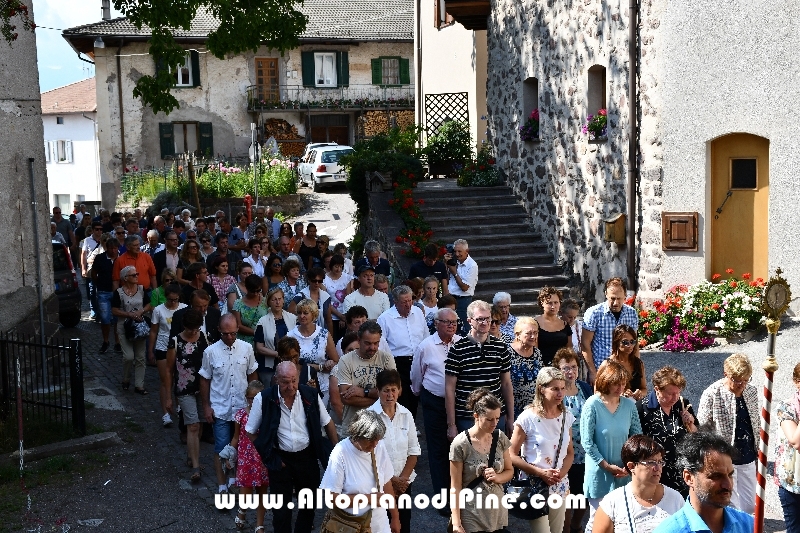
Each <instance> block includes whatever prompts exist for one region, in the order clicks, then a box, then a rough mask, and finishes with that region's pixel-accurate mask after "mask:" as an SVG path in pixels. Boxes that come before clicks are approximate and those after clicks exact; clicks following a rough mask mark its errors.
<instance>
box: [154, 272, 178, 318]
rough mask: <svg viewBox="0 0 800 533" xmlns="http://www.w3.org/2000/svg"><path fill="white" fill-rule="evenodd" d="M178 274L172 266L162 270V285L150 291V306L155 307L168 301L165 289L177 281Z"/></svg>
mask: <svg viewBox="0 0 800 533" xmlns="http://www.w3.org/2000/svg"><path fill="white" fill-rule="evenodd" d="M177 279H178V276H177V275H176V274H175V271H174V270H172V269H171V268H165V269H164V270H162V271H161V286H160V287H157V288H156V289H154V290H153V292H151V293H150V307H152V308H153V309H155V308H156V307H158V306H159V305H161V304H163V303H165V302H166V301H167V294H166V292H164V291H165V289H166V287H167V286H168V285H172V284H173V283H177Z"/></svg>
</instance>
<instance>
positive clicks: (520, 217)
mask: <svg viewBox="0 0 800 533" xmlns="http://www.w3.org/2000/svg"><path fill="white" fill-rule="evenodd" d="M422 216H423V217H425V221H426V222H427V223H428V224H430V225H431V227H435V226H437V225H444V226H448V225H449V226H454V225H459V224H467V226H466V227H472V226H475V225H480V224H488V225H497V226H502V225H505V224H507V223H508V222H524V221H527V220H528V213H526V212H525V209H523V207H522V206H521V205H514V206H503V207H498V208H496V209H495V208H493V207H487V208H475V209H471V208H470V209H456V208H453V209H450V210H447V211H439V212H436V213H430V214H429V213H425V212H424V211H423V212H422Z"/></svg>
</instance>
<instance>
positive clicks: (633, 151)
mask: <svg viewBox="0 0 800 533" xmlns="http://www.w3.org/2000/svg"><path fill="white" fill-rule="evenodd" d="M628 9H629V10H628V14H629V18H630V22H629V28H628V30H629V34H628V53H629V57H628V64H629V68H628V117H629V121H630V131H629V133H628V190H627V193H628V219H627V222H628V228H627V232H626V233H627V236H628V239H627V241H628V242H627V246H628V258H627V263H628V290H630V291H633V292H634V293H636V292H637V290H638V287H637V281H638V276H637V275H636V185H637V183H638V179H639V145H638V142H637V140H638V137H639V124H638V114H637V105H636V104H637V90H638V87H637V84H636V73H637V70H638V63H637V59H638V55H639V54H638V53H639V41H638V39H637V37H638V31H637V29H638V26H639V6H638V0H630V3H629V7H628Z"/></svg>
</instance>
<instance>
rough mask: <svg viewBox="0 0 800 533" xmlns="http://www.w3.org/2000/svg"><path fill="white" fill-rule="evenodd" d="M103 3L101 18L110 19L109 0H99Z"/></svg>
mask: <svg viewBox="0 0 800 533" xmlns="http://www.w3.org/2000/svg"><path fill="white" fill-rule="evenodd" d="M101 2H102V4H103V7H102V9H103V20H111V0H101Z"/></svg>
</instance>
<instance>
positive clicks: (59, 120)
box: [56, 117, 64, 124]
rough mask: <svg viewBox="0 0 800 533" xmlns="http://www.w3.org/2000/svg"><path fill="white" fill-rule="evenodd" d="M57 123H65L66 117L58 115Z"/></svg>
mask: <svg viewBox="0 0 800 533" xmlns="http://www.w3.org/2000/svg"><path fill="white" fill-rule="evenodd" d="M56 124H64V117H56Z"/></svg>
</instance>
